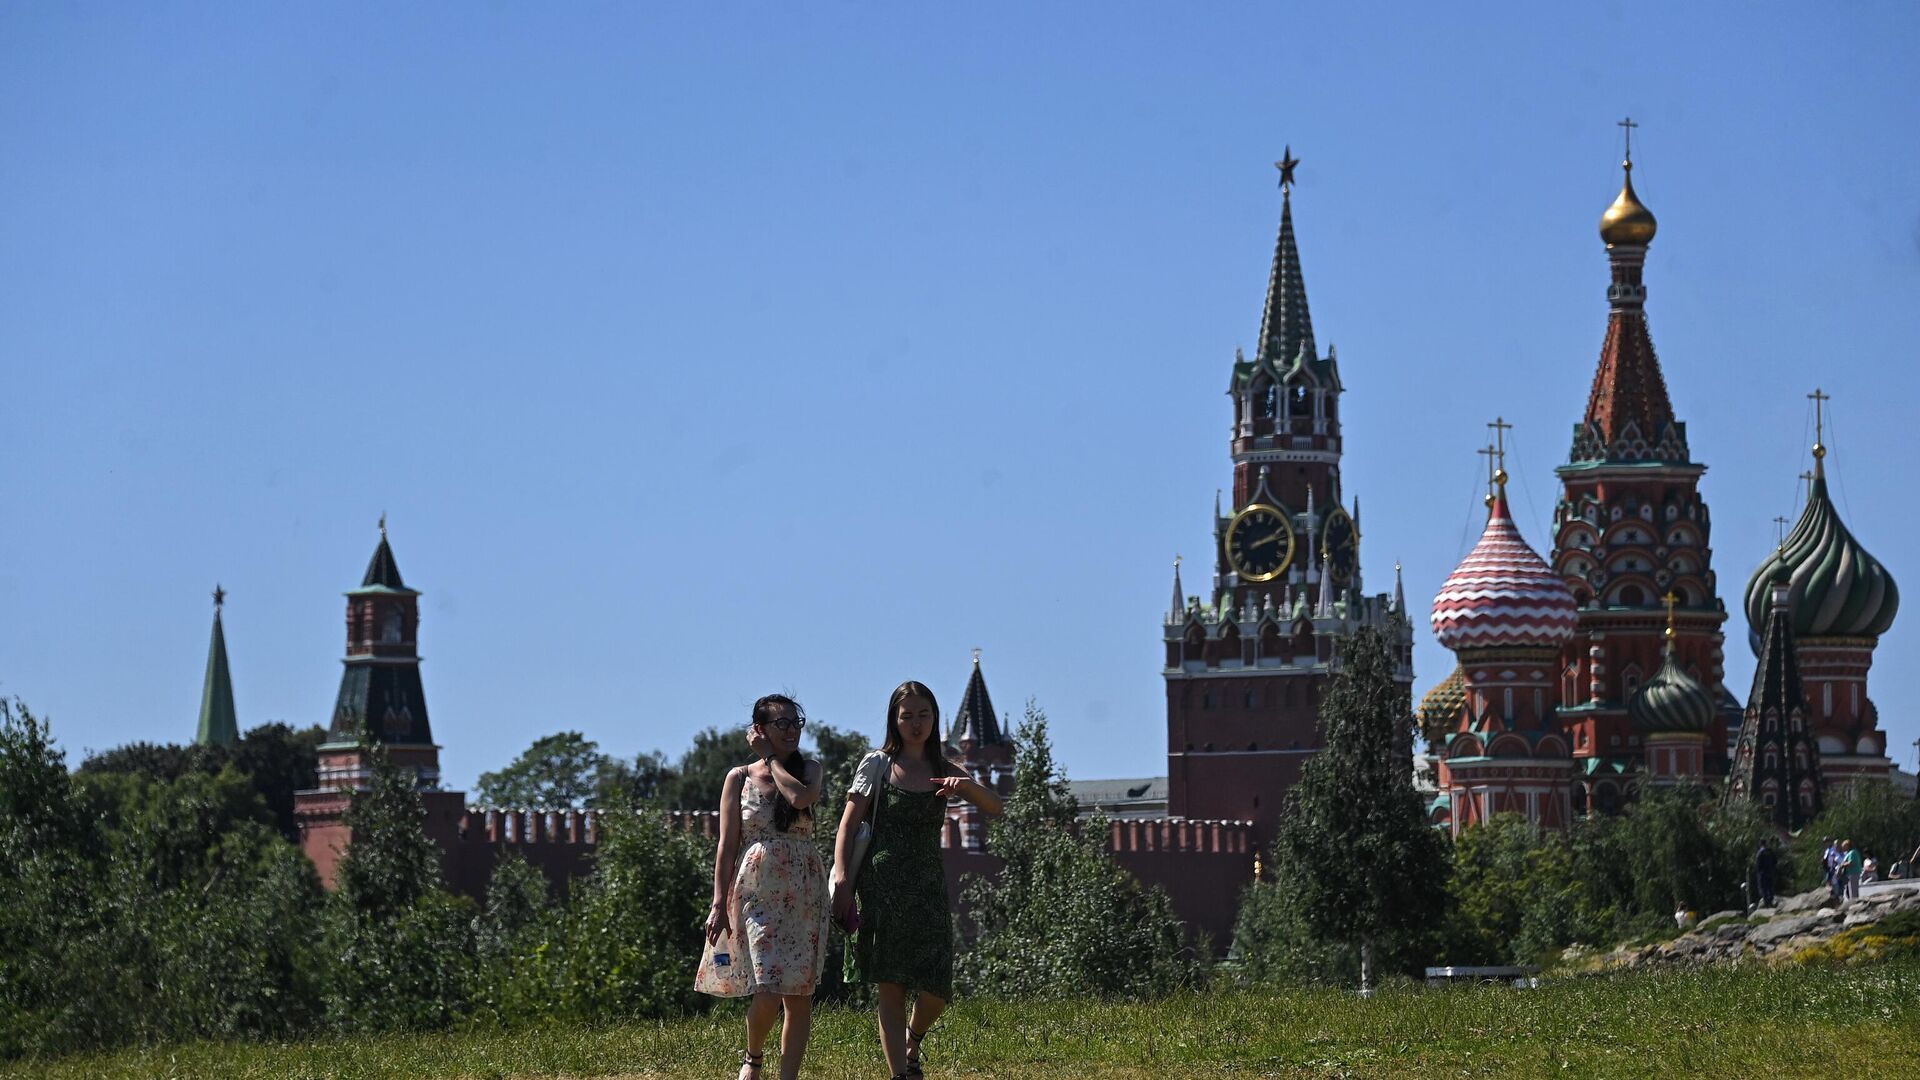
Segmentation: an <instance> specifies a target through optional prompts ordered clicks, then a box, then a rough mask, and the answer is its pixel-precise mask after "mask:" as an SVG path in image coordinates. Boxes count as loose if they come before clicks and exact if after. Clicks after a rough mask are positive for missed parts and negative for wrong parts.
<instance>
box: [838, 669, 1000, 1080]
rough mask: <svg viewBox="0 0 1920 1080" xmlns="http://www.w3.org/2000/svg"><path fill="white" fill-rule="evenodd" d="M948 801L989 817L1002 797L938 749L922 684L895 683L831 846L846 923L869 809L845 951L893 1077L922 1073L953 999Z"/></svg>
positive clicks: (936, 715) (932, 705)
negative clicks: (869, 835) (856, 910)
mask: <svg viewBox="0 0 1920 1080" xmlns="http://www.w3.org/2000/svg"><path fill="white" fill-rule="evenodd" d="M949 799H965V800H967V801H968V802H970V803H972V804H974V805H975V806H978V807H979V808H980V809H982V810H984V811H986V812H987V813H989V814H998V813H999V812H1000V810H1001V801H1000V796H999V795H997V794H995V793H994V792H993V791H992V789H990V788H988V787H986V786H985V785H982V784H981V783H979V782H978V781H976V780H974V779H973V778H972V777H970V776H968V775H967V774H966V773H965V772H964V771H963V770H961V769H960V768H959V767H958V766H955V765H954V764H953V763H951V762H949V761H948V760H947V758H946V755H945V754H944V753H942V752H941V746H940V706H939V705H938V704H937V703H936V702H935V701H934V698H933V691H932V690H929V689H927V687H926V685H925V684H923V683H918V682H905V683H901V684H900V686H899V687H898V688H897V689H895V690H894V692H893V696H892V698H891V699H890V700H889V701H888V702H887V736H886V741H885V742H884V743H883V744H882V746H881V749H879V750H876V751H874V752H873V753H871V754H868V755H867V757H866V758H865V760H863V761H861V763H860V768H859V770H858V771H857V772H856V773H855V774H854V778H853V783H852V784H851V785H850V786H849V787H848V790H847V806H846V810H845V812H844V813H842V815H841V817H840V831H839V834H838V836H837V837H836V838H835V841H834V849H833V850H834V878H835V882H836V886H837V887H836V888H835V889H834V890H833V904H834V912H833V915H834V918H835V919H836V920H838V921H839V922H840V924H841V925H843V926H844V925H847V923H848V921H849V916H850V914H851V912H852V908H853V901H854V896H853V895H852V894H851V893H850V892H849V890H847V889H846V888H845V887H844V883H845V879H846V874H845V872H844V870H843V869H842V868H844V867H847V866H848V863H849V861H850V859H851V857H852V856H851V852H852V850H853V849H852V842H853V835H854V833H855V831H856V830H857V829H858V828H859V825H860V823H861V822H862V821H864V820H867V814H868V809H869V807H871V808H872V809H873V818H872V820H873V842H872V846H871V847H870V848H869V849H868V851H867V860H866V863H865V864H864V865H863V866H862V867H861V868H860V870H859V875H858V877H857V878H856V879H855V883H854V890H853V892H857V893H858V898H859V901H860V918H859V929H858V931H857V933H856V935H855V937H854V940H853V943H852V948H850V949H849V950H848V952H847V981H848V982H870V983H873V984H874V991H875V996H877V997H878V998H879V1001H880V1048H881V1052H882V1053H884V1054H885V1055H886V1058H887V1069H888V1070H889V1071H890V1072H892V1073H893V1075H894V1077H895V1080H901V1078H903V1077H918V1076H920V1075H921V1070H920V1040H921V1039H923V1038H925V1037H926V1034H927V1029H928V1028H930V1027H932V1026H933V1022H934V1021H935V1020H936V1019H938V1018H939V1016H940V1014H941V1013H942V1012H944V1011H945V1010H946V1007H947V1002H948V1001H949V1000H950V999H951V998H952V997H953V915H952V912H951V911H950V910H949V909H948V906H947V877H946V870H945V867H944V866H943V864H942V862H941V858H940V830H941V828H942V827H943V825H944V823H945V821H946V816H947V801H948V800H949ZM909 992H912V993H913V994H914V998H913V1012H912V1015H911V1016H909V1015H908V1013H907V994H908V993H909Z"/></svg>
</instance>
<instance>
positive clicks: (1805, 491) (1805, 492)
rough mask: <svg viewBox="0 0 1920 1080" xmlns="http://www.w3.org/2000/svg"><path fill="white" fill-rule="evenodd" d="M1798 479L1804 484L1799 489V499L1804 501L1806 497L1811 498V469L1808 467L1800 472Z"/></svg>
mask: <svg viewBox="0 0 1920 1080" xmlns="http://www.w3.org/2000/svg"><path fill="white" fill-rule="evenodd" d="M1800 479H1801V481H1802V482H1803V483H1805V484H1806V486H1805V487H1804V488H1801V489H1800V501H1801V502H1806V501H1807V500H1808V499H1811V498H1813V470H1812V469H1808V470H1807V471H1806V472H1803V473H1801V474H1800Z"/></svg>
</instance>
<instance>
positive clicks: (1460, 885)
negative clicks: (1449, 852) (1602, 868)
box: [1445, 814, 1606, 964]
mask: <svg viewBox="0 0 1920 1080" xmlns="http://www.w3.org/2000/svg"><path fill="white" fill-rule="evenodd" d="M1447 892H1448V895H1449V898H1450V899H1451V900H1452V907H1451V909H1450V910H1449V912H1448V916H1447V925H1446V934H1445V942H1446V948H1447V959H1448V960H1449V961H1451V962H1453V963H1459V964H1534V963H1541V962H1543V961H1546V960H1549V959H1551V954H1553V953H1554V952H1556V951H1557V950H1559V949H1562V948H1565V947H1566V946H1567V945H1570V944H1572V943H1574V942H1575V941H1586V942H1588V943H1591V944H1599V943H1600V942H1601V941H1604V940H1605V939H1606V930H1605V929H1600V928H1599V923H1598V921H1597V920H1596V918H1595V905H1594V900H1593V891H1592V889H1591V888H1590V887H1589V884H1588V883H1587V882H1585V881H1582V880H1581V879H1580V878H1579V877H1578V876H1577V875H1576V874H1575V872H1574V859H1573V848H1572V845H1571V844H1570V842H1569V841H1568V839H1567V837H1566V835H1565V834H1564V833H1561V832H1557V831H1548V830H1543V829H1541V828H1540V827H1539V826H1538V825H1535V824H1534V823H1532V822H1529V821H1528V820H1527V819H1526V818H1524V817H1521V816H1520V815H1518V814H1497V815H1495V816H1494V817H1493V819H1492V820H1490V821H1488V822H1486V823H1485V824H1483V825H1476V826H1474V827H1472V828H1470V829H1467V830H1466V831H1464V832H1462V833H1461V834H1460V838H1459V840H1458V841H1457V842H1455V843H1454V845H1453V859H1452V872H1451V876H1450V878H1449V880H1448V886H1447Z"/></svg>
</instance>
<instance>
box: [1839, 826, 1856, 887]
mask: <svg viewBox="0 0 1920 1080" xmlns="http://www.w3.org/2000/svg"><path fill="white" fill-rule="evenodd" d="M1840 893H1841V896H1842V897H1844V898H1845V899H1848V900H1858V899H1860V852H1859V851H1857V850H1855V849H1854V846H1853V841H1851V840H1842V841H1840Z"/></svg>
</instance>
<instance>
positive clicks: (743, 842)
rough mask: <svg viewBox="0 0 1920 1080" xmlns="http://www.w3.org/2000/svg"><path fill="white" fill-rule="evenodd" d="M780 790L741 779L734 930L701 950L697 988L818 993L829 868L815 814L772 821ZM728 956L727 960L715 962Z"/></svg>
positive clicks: (723, 992) (731, 907) (718, 992)
mask: <svg viewBox="0 0 1920 1080" xmlns="http://www.w3.org/2000/svg"><path fill="white" fill-rule="evenodd" d="M774 798H775V796H774V792H773V791H772V790H771V789H768V788H763V787H762V786H761V785H760V784H759V783H758V782H756V781H755V780H754V779H753V778H752V777H751V776H749V777H747V779H746V782H745V783H743V784H741V785H740V846H741V851H740V869H739V870H738V871H736V872H735V874H734V879H733V891H732V893H731V894H730V896H729V897H728V912H727V919H728V925H730V926H731V927H732V928H733V929H732V931H731V932H730V933H725V934H722V935H720V940H719V941H718V942H715V943H712V944H709V945H708V946H707V947H706V949H705V951H704V952H702V953H701V956H700V970H699V973H698V974H696V975H695V976H694V979H693V988H694V989H695V990H698V991H700V992H701V993H703V994H712V995H714V996H715V997H747V996H749V995H751V994H811V993H813V989H814V987H815V986H816V985H818V984H819V982H820V972H821V970H822V969H823V968H824V967H825V965H826V958H827V871H826V864H825V863H823V862H822V861H821V859H820V851H819V849H818V848H816V847H814V845H813V815H812V814H811V813H808V812H807V811H804V810H803V811H801V812H800V813H799V814H797V815H795V816H794V820H793V824H792V825H791V826H789V827H788V828H787V831H786V832H779V831H777V830H775V829H774V827H773V807H774ZM721 955H724V956H726V957H727V958H728V963H725V964H720V963H716V962H715V957H716V956H721Z"/></svg>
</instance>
